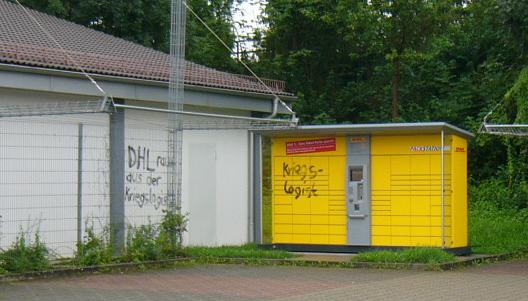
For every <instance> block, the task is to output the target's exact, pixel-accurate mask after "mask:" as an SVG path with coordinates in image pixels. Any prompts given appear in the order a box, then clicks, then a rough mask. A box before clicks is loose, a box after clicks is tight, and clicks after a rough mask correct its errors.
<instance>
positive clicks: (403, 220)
mask: <svg viewBox="0 0 528 301" xmlns="http://www.w3.org/2000/svg"><path fill="white" fill-rule="evenodd" d="M390 219H391V225H393V226H409V225H410V224H411V217H410V216H409V215H404V216H399V215H393V216H391V218H390Z"/></svg>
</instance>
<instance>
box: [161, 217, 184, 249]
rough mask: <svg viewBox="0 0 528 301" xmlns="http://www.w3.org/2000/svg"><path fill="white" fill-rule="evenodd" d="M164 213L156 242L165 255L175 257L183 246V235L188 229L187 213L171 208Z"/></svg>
mask: <svg viewBox="0 0 528 301" xmlns="http://www.w3.org/2000/svg"><path fill="white" fill-rule="evenodd" d="M163 213H164V214H165V215H164V216H163V220H162V221H161V224H160V227H159V233H158V237H157V239H156V242H157V244H158V245H159V246H160V248H161V252H162V255H163V256H164V257H174V256H175V255H176V254H177V252H178V250H179V249H180V248H181V244H182V235H183V233H184V232H185V231H187V215H183V214H180V213H177V212H173V211H170V210H164V211H163Z"/></svg>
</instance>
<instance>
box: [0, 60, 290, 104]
mask: <svg viewBox="0 0 528 301" xmlns="http://www.w3.org/2000/svg"><path fill="white" fill-rule="evenodd" d="M0 70H6V71H15V72H27V73H36V74H47V75H56V76H64V77H73V78H81V77H85V76H84V75H83V74H82V73H81V72H78V71H71V70H64V69H54V68H44V67H37V66H30V65H21V64H14V63H3V62H0ZM89 74H90V76H92V77H94V78H95V79H100V80H108V81H114V82H122V83H132V84H138V85H145V86H167V87H168V85H169V83H168V82H166V81H158V80H151V79H141V78H132V77H125V76H116V75H107V74H99V73H89ZM184 87H185V88H186V89H189V90H197V91H208V92H211V93H219V94H226V95H240V96H250V97H254V98H260V99H265V100H269V99H273V98H274V96H273V95H271V94H268V93H262V92H251V91H243V90H235V89H227V88H219V87H212V86H206V85H203V86H201V85H192V84H184ZM167 89H168V88H167ZM279 97H280V98H281V99H282V100H285V101H288V102H294V101H296V100H298V97H297V96H289V95H280V94H279Z"/></svg>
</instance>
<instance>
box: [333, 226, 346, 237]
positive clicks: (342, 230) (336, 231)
mask: <svg viewBox="0 0 528 301" xmlns="http://www.w3.org/2000/svg"><path fill="white" fill-rule="evenodd" d="M328 233H329V234H331V235H346V234H347V228H346V227H343V226H335V225H330V226H328Z"/></svg>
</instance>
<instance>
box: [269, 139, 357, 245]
mask: <svg viewBox="0 0 528 301" xmlns="http://www.w3.org/2000/svg"><path fill="white" fill-rule="evenodd" d="M327 138H328V139H330V140H331V139H333V137H318V138H313V137H310V138H292V139H289V138H288V139H286V138H276V139H273V140H272V158H273V166H272V168H273V172H272V174H273V178H272V183H273V184H272V186H273V193H272V203H273V213H272V214H273V218H272V228H273V233H274V237H273V238H272V241H273V242H282V243H336V242H339V243H346V202H345V200H346V199H345V194H346V192H345V184H346V180H345V175H346V162H347V158H346V139H345V138H344V137H335V142H336V150H335V151H322V152H313V153H304V154H293V155H288V154H287V153H286V144H287V143H289V142H294V141H310V140H316V139H327ZM285 205H289V206H285ZM287 214H289V215H291V219H290V220H289V219H287V218H284V216H285V215H287ZM288 223H289V224H288ZM288 225H289V228H288V227H287V226H288ZM329 225H333V226H331V228H330V226H329ZM288 229H290V230H289V231H290V232H287V231H288ZM330 230H331V231H332V232H333V233H335V234H333V233H330ZM284 234H292V235H290V236H286V235H284ZM329 234H333V235H334V236H335V237H333V238H332V242H330V238H329ZM342 234H344V235H345V241H343V238H342V237H341V235H342ZM275 235H279V236H277V237H275ZM288 239H289V241H287V240H288Z"/></svg>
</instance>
